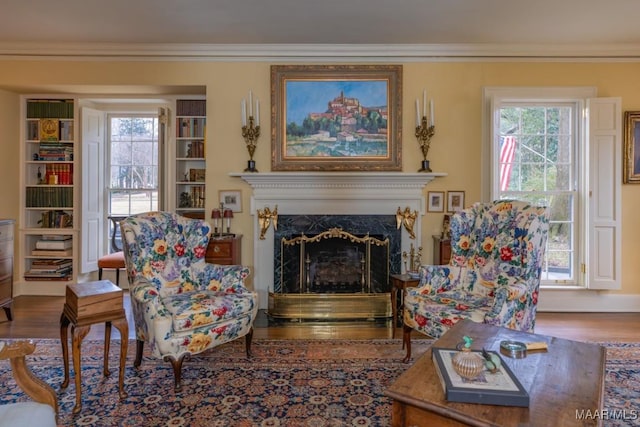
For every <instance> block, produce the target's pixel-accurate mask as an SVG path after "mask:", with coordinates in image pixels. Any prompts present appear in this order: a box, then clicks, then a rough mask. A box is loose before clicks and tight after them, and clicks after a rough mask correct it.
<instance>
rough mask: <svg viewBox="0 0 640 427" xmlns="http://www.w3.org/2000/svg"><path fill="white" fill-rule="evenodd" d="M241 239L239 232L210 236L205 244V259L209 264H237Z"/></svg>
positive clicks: (239, 261)
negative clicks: (207, 243) (206, 244)
mask: <svg viewBox="0 0 640 427" xmlns="http://www.w3.org/2000/svg"><path fill="white" fill-rule="evenodd" d="M241 239H242V235H241V234H235V235H231V236H229V235H226V236H225V235H223V236H220V237H216V236H211V237H210V238H209V245H208V246H207V253H206V254H205V256H204V259H205V261H206V262H208V263H210V264H222V265H239V264H240V263H241V260H240V255H241V253H242V250H241V246H240V241H241Z"/></svg>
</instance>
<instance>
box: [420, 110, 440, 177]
mask: <svg viewBox="0 0 640 427" xmlns="http://www.w3.org/2000/svg"><path fill="white" fill-rule="evenodd" d="M435 133H436V127H435V126H434V125H433V121H432V124H431V126H429V125H428V123H427V116H422V120H421V122H420V126H416V138H418V143H419V144H420V150H422V167H421V168H420V170H418V172H431V168H430V167H429V160H427V154H428V153H429V147H430V146H431V137H433V135H434V134H435Z"/></svg>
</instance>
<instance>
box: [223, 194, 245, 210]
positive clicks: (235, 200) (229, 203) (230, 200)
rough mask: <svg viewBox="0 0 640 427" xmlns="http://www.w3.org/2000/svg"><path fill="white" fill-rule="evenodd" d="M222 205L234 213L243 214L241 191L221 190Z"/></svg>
mask: <svg viewBox="0 0 640 427" xmlns="http://www.w3.org/2000/svg"><path fill="white" fill-rule="evenodd" d="M218 195H219V199H220V203H223V204H224V206H225V207H226V208H228V209H231V210H232V211H233V212H242V191H241V190H220V191H219V192H218Z"/></svg>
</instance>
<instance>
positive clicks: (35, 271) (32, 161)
mask: <svg viewBox="0 0 640 427" xmlns="http://www.w3.org/2000/svg"><path fill="white" fill-rule="evenodd" d="M23 103H24V109H23V118H24V132H23V133H22V135H23V137H22V144H23V150H22V173H21V184H22V186H21V188H22V191H21V212H22V213H21V216H22V221H21V226H20V230H19V233H20V242H21V244H20V245H19V247H20V261H19V263H18V264H19V273H18V274H19V281H20V282H23V283H24V286H26V287H29V288H32V289H25V290H24V293H27V294H29V293H35V294H38V293H40V294H42V293H44V294H59V293H60V292H61V289H60V288H62V287H63V286H64V285H66V283H68V282H69V281H71V280H75V279H76V277H77V276H76V271H77V265H76V263H77V261H76V260H77V257H76V256H74V255H75V253H76V252H75V251H76V246H78V232H77V228H76V226H74V217H77V211H76V209H77V208H76V203H77V202H76V193H77V192H76V186H75V182H76V175H75V174H76V171H77V168H76V167H74V166H75V161H76V160H75V157H74V154H75V152H76V148H77V145H76V141H77V138H76V116H77V114H76V109H77V105H76V102H75V100H73V99H66V98H65V99H62V98H60V99H58V98H31V97H25V98H23ZM47 288H51V289H50V291H47ZM54 288H56V289H54Z"/></svg>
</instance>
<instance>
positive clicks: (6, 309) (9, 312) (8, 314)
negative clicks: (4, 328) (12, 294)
mask: <svg viewBox="0 0 640 427" xmlns="http://www.w3.org/2000/svg"><path fill="white" fill-rule="evenodd" d="M2 308H3V309H4V314H6V315H7V320H8V321H9V322H11V321H12V320H13V316H12V315H11V307H10V306H8V305H5V306H4V307H2Z"/></svg>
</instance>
